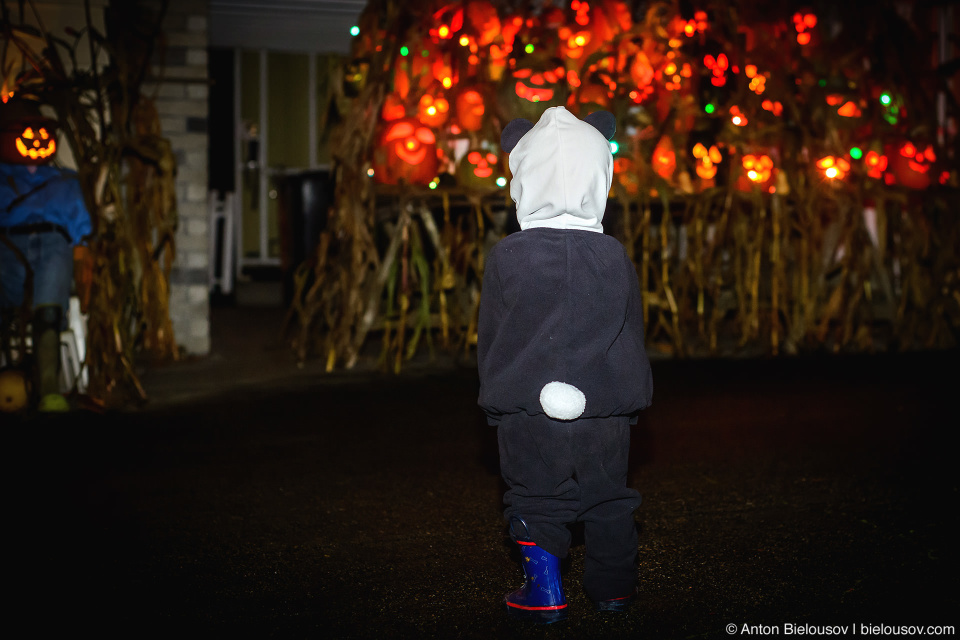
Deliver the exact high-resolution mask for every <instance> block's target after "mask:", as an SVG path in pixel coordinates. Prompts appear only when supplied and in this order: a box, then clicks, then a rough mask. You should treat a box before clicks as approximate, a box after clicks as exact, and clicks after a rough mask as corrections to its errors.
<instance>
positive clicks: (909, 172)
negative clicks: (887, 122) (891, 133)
mask: <svg viewBox="0 0 960 640" xmlns="http://www.w3.org/2000/svg"><path fill="white" fill-rule="evenodd" d="M887 156H888V157H889V158H890V168H891V170H892V173H893V176H894V179H895V182H896V184H899V185H902V186H904V187H907V188H908V189H926V188H927V187H929V186H930V183H931V182H932V179H931V172H930V167H931V165H932V164H933V163H934V162H936V160H937V154H936V153H935V152H934V150H933V145H923V146H921V145H917V144H914V143H913V142H910V141H903V142H900V143H898V144H896V145H891V146H888V148H887Z"/></svg>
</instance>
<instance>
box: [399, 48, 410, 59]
mask: <svg viewBox="0 0 960 640" xmlns="http://www.w3.org/2000/svg"><path fill="white" fill-rule="evenodd" d="M409 54H410V49H408V48H406V47H405V46H404V47H400V55H402V56H403V57H406V56H408V55H409Z"/></svg>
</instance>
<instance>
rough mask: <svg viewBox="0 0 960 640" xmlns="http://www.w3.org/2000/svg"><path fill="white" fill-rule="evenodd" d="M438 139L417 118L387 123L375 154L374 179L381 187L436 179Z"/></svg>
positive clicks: (423, 183)
mask: <svg viewBox="0 0 960 640" xmlns="http://www.w3.org/2000/svg"><path fill="white" fill-rule="evenodd" d="M438 163H439V160H438V157H437V138H436V136H435V135H434V134H433V131H432V130H430V129H429V128H428V127H425V126H424V125H423V123H421V122H420V121H419V120H417V119H416V118H403V119H401V120H394V121H392V122H388V123H386V125H385V127H384V128H383V131H382V133H381V135H380V145H379V147H378V148H377V149H376V150H375V151H374V157H373V171H374V173H373V179H374V180H376V181H377V182H379V183H381V184H399V183H401V182H405V183H408V184H419V185H426V184H429V183H430V181H431V180H433V179H434V178H435V177H436V176H437V166H438Z"/></svg>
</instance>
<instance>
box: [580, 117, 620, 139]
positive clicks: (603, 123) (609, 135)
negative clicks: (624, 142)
mask: <svg viewBox="0 0 960 640" xmlns="http://www.w3.org/2000/svg"><path fill="white" fill-rule="evenodd" d="M583 121H584V122H589V123H590V124H592V125H593V127H594V128H595V129H596V130H597V131H599V132H600V133H601V134H603V137H604V138H606V139H607V140H613V134H615V133H616V132H617V119H616V118H615V117H614V115H613V114H612V113H610V112H609V111H594V112H593V113H591V114H590V115H588V116H587V117H586V118H584V119H583Z"/></svg>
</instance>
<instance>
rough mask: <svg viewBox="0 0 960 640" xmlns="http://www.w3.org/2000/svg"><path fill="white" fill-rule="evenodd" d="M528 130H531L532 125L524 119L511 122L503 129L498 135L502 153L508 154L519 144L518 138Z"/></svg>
mask: <svg viewBox="0 0 960 640" xmlns="http://www.w3.org/2000/svg"><path fill="white" fill-rule="evenodd" d="M530 129H533V123H532V122H530V121H529V120H527V119H526V118H517V119H516V120H511V121H510V122H509V123H508V124H507V126H505V127H504V128H503V133H501V134H500V148H501V149H503V152H504V153H510V152H511V151H513V148H514V147H515V146H517V143H518V142H520V138H522V137H523V136H524V134H525V133H526V132H527V131H530Z"/></svg>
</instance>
